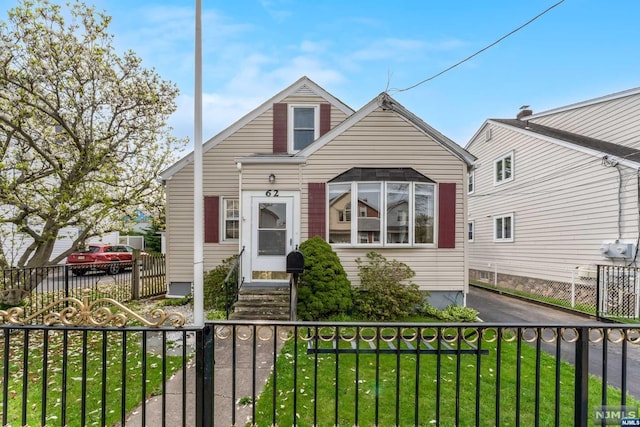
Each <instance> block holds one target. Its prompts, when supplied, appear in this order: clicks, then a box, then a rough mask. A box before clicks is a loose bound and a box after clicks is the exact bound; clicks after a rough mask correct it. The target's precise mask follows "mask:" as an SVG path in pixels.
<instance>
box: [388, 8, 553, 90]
mask: <svg viewBox="0 0 640 427" xmlns="http://www.w3.org/2000/svg"><path fill="white" fill-rule="evenodd" d="M561 3H564V0H560V1H559V2H558V3H556V4H554V5H552V6H550V7H548V8H547V9H546V10H544V11H543V12H540V13H539V14H537V15H536V16H534V17H533V18H531V19H530V20H528V21H527V22H525V23H524V24H522V25H520V26H519V27H518V28H516V29H515V30H513V31H511V32H509V33H507V34H505V35H504V36H502V37H500V38H499V39H498V40H496V41H494V42H493V43H491V44H490V45H488V46H485V47H484V48H482V49H480V50H479V51H477V52H475V53H474V54H472V55H469V56H467V57H466V58H465V59H463V60H462V61H459V62H456V63H455V64H453V65H452V66H450V67H449V68H446V69H444V70H442V71H440V72H439V73H437V74H434V75H433V76H431V77H429V78H427V79H424V80H422V81H421V82H418V83H416V84H414V85H413V86H409V87H407V88H404V89H391V91H392V92H394V93H396V92H406V91H408V90H410V89H413V88H415V87H418V86H420V85H421V84H423V83H426V82H428V81H431V80H433V79H435V78H436V77H439V76H441V75H443V74H444V73H446V72H448V71H451V70H453V69H454V68H456V67H457V66H459V65H462V64H464V63H465V62H467V61H468V60H470V59H471V58H473V57H475V56H477V55H480V54H481V53H482V52H484V51H485V50H487V49H490V48H492V47H493V46H495V45H497V44H498V43H500V42H501V41H502V40H504V39H506V38H507V37H509V36H511V35H513V34H515V33H517V32H518V31H520V30H521V29H523V28H524V27H526V26H527V25H529V24H531V23H532V22H533V21H535V20H536V19H538V18H540V17H541V16H542V15H544V14H545V13H547V12H549V11H550V10H551V9H553V8H555V7H557V6H559V5H560V4H561Z"/></svg>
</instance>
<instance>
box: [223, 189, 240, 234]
mask: <svg viewBox="0 0 640 427" xmlns="http://www.w3.org/2000/svg"><path fill="white" fill-rule="evenodd" d="M222 203H223V211H224V212H223V215H224V217H223V225H224V234H223V236H224V237H223V241H226V242H229V241H237V240H238V239H239V238H240V201H239V200H238V199H223V200H222Z"/></svg>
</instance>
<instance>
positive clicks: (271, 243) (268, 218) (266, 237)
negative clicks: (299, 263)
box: [258, 203, 287, 255]
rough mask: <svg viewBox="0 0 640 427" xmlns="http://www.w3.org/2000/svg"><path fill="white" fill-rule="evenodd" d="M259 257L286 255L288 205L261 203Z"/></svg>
mask: <svg viewBox="0 0 640 427" xmlns="http://www.w3.org/2000/svg"><path fill="white" fill-rule="evenodd" d="M259 210H260V212H259V219H258V255H285V254H286V249H287V241H286V240H287V205H286V203H260V205H259Z"/></svg>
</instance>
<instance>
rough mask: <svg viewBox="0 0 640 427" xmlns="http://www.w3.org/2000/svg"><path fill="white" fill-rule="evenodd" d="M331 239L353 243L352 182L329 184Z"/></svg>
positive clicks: (331, 240) (333, 241)
mask: <svg viewBox="0 0 640 427" xmlns="http://www.w3.org/2000/svg"><path fill="white" fill-rule="evenodd" d="M329 224H331V226H330V228H329V241H330V242H332V243H351V184H333V185H331V186H329Z"/></svg>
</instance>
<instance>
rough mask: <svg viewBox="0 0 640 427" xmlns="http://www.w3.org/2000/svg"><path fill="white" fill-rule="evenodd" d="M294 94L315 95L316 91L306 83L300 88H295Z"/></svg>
mask: <svg viewBox="0 0 640 427" xmlns="http://www.w3.org/2000/svg"><path fill="white" fill-rule="evenodd" d="M295 94H296V95H307V96H308V95H316V93H315V92H314V91H313V90H312V89H311V88H310V87H309V86H307V85H302V86H301V87H300V89H298V90H296V93H295Z"/></svg>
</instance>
